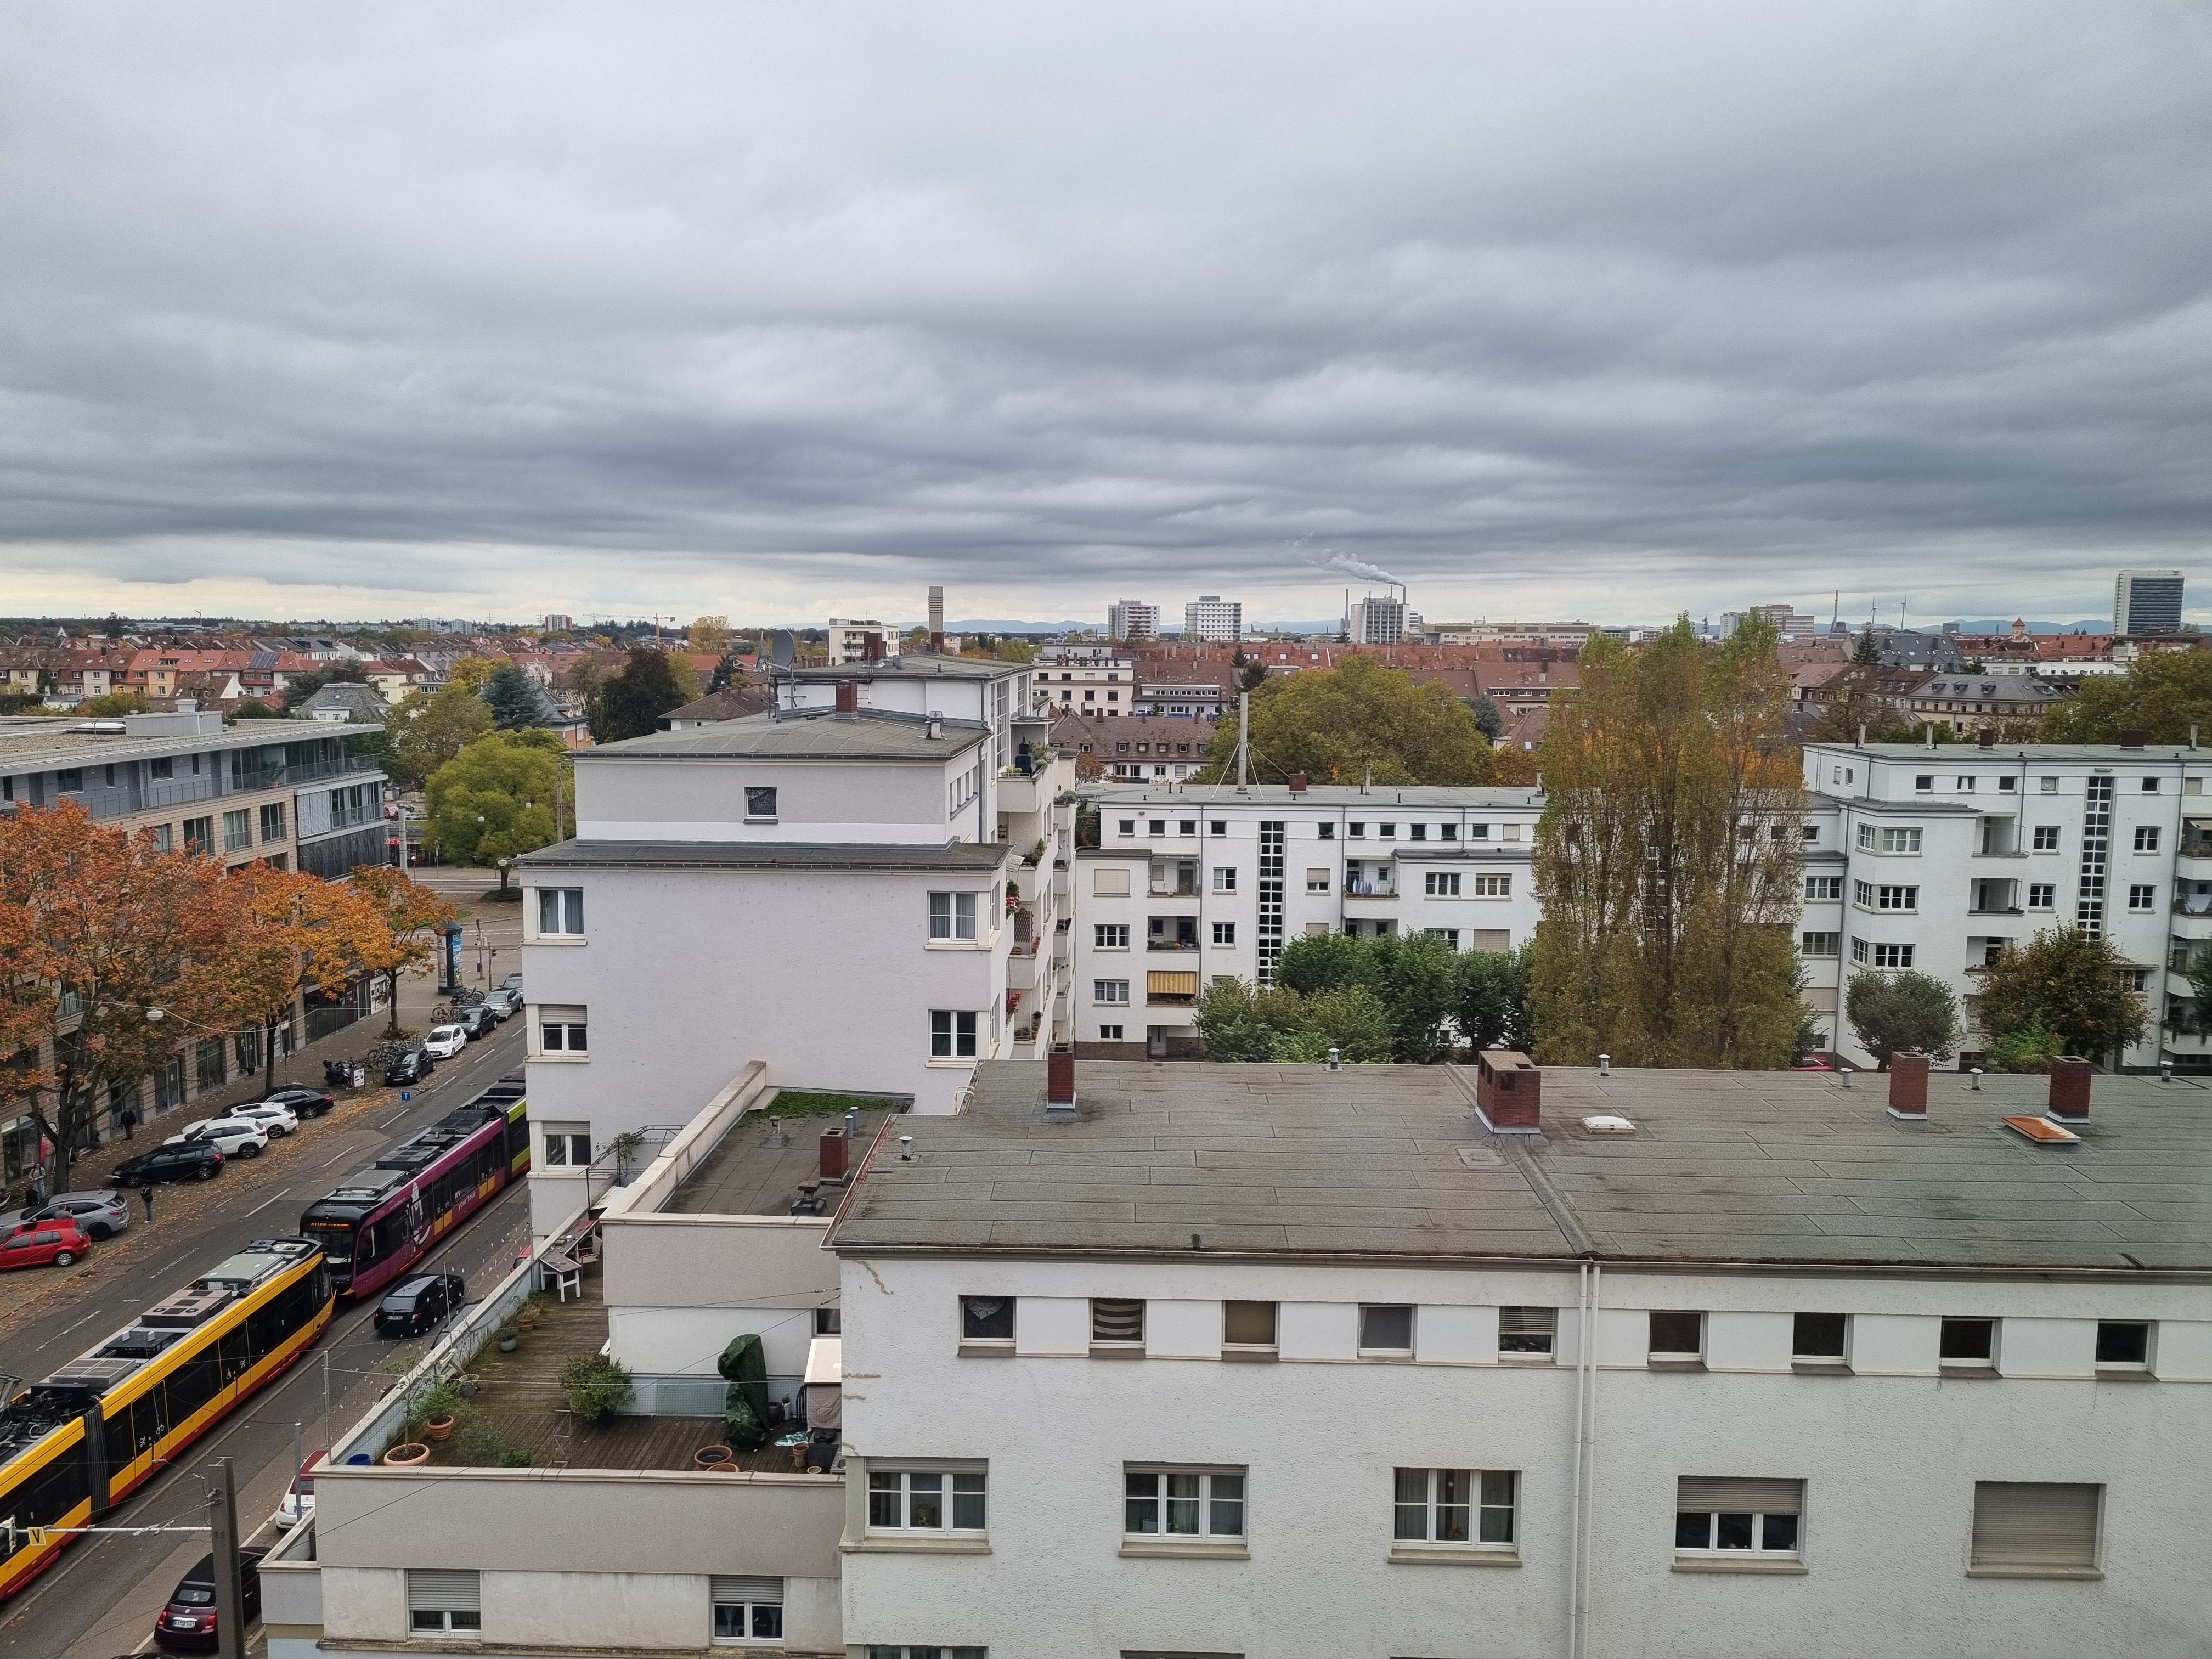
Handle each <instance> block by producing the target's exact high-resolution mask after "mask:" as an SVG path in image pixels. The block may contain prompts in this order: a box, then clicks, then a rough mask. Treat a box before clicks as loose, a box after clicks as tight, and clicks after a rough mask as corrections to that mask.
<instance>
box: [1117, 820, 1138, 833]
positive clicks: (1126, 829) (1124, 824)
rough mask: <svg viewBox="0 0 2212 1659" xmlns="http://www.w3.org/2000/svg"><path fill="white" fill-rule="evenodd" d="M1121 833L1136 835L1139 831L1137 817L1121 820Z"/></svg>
mask: <svg viewBox="0 0 2212 1659" xmlns="http://www.w3.org/2000/svg"><path fill="white" fill-rule="evenodd" d="M1120 833H1121V834H1122V835H1125V836H1133V835H1135V834H1136V833H1137V821H1136V819H1134V818H1123V819H1122V820H1121V831H1120Z"/></svg>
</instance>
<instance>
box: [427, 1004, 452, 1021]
mask: <svg viewBox="0 0 2212 1659" xmlns="http://www.w3.org/2000/svg"><path fill="white" fill-rule="evenodd" d="M452 1018H453V1008H452V1007H451V1006H449V1005H448V1004H446V1003H443V1002H441V1003H440V1004H439V1005H438V1006H436V1007H435V1008H433V1009H432V1010H431V1011H430V1020H431V1023H432V1024H436V1025H443V1024H447V1022H448V1021H450V1020H451V1019H452Z"/></svg>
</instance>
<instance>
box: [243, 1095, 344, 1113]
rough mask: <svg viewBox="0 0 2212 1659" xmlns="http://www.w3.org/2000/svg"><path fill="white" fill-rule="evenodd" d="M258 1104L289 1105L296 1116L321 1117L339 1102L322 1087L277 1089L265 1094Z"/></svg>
mask: <svg viewBox="0 0 2212 1659" xmlns="http://www.w3.org/2000/svg"><path fill="white" fill-rule="evenodd" d="M256 1104H257V1105H267V1106H289V1107H290V1108H291V1109H292V1114H293V1115H294V1116H295V1117H301V1118H309V1117H320V1116H322V1115H324V1114H325V1112H327V1111H329V1110H330V1109H331V1108H332V1107H333V1106H335V1105H337V1101H335V1100H333V1099H332V1098H331V1097H330V1096H329V1095H326V1094H325V1093H324V1092H323V1091H321V1090H320V1089H276V1090H272V1091H270V1093H268V1094H267V1095H264V1097H262V1098H261V1099H260V1100H259V1101H258V1102H256Z"/></svg>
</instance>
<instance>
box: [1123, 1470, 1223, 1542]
mask: <svg viewBox="0 0 2212 1659" xmlns="http://www.w3.org/2000/svg"><path fill="white" fill-rule="evenodd" d="M1121 1492H1122V1498H1121V1530H1122V1531H1123V1532H1124V1533H1125V1534H1127V1535H1128V1536H1130V1537H1132V1538H1158V1537H1168V1538H1200V1537H1204V1538H1242V1537H1243V1535H1244V1471H1243V1470H1242V1469H1237V1470H1234V1471H1231V1470H1227V1469H1161V1468H1131V1469H1125V1470H1124V1471H1123V1473H1122V1475H1121Z"/></svg>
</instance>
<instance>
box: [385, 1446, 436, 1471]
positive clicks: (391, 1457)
mask: <svg viewBox="0 0 2212 1659" xmlns="http://www.w3.org/2000/svg"><path fill="white" fill-rule="evenodd" d="M384 1461H385V1462H386V1463H387V1464H389V1465H391V1466H392V1468H402V1469H404V1468H410V1467H411V1466H413V1465H414V1464H416V1463H427V1462H429V1461H430V1449H429V1448H428V1446H426V1445H424V1444H423V1443H422V1442H421V1441H419V1440H409V1441H405V1442H404V1443H401V1444H399V1445H397V1446H394V1447H392V1449H390V1450H389V1451H387V1452H386V1453H385V1454H384Z"/></svg>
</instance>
